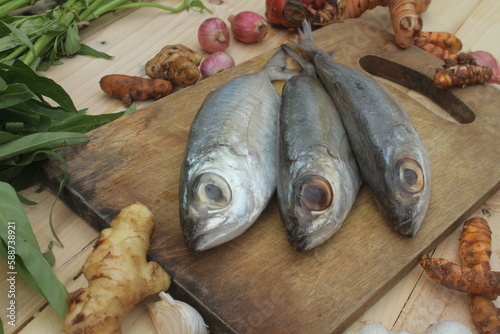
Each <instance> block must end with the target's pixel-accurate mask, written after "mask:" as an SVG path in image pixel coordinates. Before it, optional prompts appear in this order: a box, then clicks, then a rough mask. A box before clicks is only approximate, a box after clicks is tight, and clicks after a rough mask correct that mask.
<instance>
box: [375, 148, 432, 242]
mask: <svg viewBox="0 0 500 334" xmlns="http://www.w3.org/2000/svg"><path fill="white" fill-rule="evenodd" d="M417 153H418V152H417ZM388 170H389V171H390V172H389V175H388V176H387V177H388V178H389V180H388V182H387V184H388V186H389V187H390V188H392V189H388V191H387V194H390V195H388V196H378V201H380V200H385V203H379V206H380V207H381V210H382V211H383V212H384V213H385V214H386V215H387V216H388V218H389V220H390V221H391V223H392V224H393V225H394V227H395V228H396V230H397V231H398V232H400V233H401V234H402V235H404V236H407V237H412V236H414V235H415V233H416V232H417V231H418V229H419V228H420V226H421V224H422V221H423V220H424V217H425V214H426V212H427V207H428V205H429V195H430V167H429V164H428V159H425V158H424V157H422V156H421V155H419V154H412V155H406V156H402V157H399V158H398V159H395V162H394V163H393V166H392V168H389V169H388ZM380 204H381V205H380Z"/></svg>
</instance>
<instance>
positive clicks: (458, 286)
mask: <svg viewBox="0 0 500 334" xmlns="http://www.w3.org/2000/svg"><path fill="white" fill-rule="evenodd" d="M420 265H421V266H422V268H424V270H425V272H426V274H427V275H428V276H429V277H430V278H432V279H433V280H434V281H435V282H436V283H439V284H441V285H443V286H445V287H447V288H449V289H453V290H457V291H461V292H466V293H472V294H477V295H483V296H486V297H488V298H491V299H496V297H497V296H498V295H500V272H497V271H484V270H479V269H473V268H469V267H465V266H461V265H459V264H457V263H453V262H451V261H448V260H446V259H442V258H431V257H429V256H428V255H423V256H422V257H421V258H420Z"/></svg>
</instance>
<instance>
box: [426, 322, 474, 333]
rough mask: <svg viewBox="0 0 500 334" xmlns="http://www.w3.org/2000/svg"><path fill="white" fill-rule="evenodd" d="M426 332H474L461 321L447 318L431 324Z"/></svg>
mask: <svg viewBox="0 0 500 334" xmlns="http://www.w3.org/2000/svg"><path fill="white" fill-rule="evenodd" d="M425 334H472V331H471V330H470V329H469V327H467V326H465V325H464V324H462V323H460V322H457V321H451V320H445V321H439V322H435V323H433V324H432V325H430V326H429V328H427V330H426V331H425Z"/></svg>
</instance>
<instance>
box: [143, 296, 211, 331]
mask: <svg viewBox="0 0 500 334" xmlns="http://www.w3.org/2000/svg"><path fill="white" fill-rule="evenodd" d="M159 297H160V300H159V301H156V302H153V303H147V306H148V310H149V314H150V315H151V318H152V320H153V323H154V325H155V328H156V331H157V333H158V334H207V333H208V328H207V326H206V325H205V322H204V321H203V318H202V316H201V315H200V314H199V313H198V311H196V309H194V308H193V307H192V306H191V305H189V304H187V303H184V302H182V301H179V300H175V299H173V298H172V297H171V296H170V295H169V294H168V293H165V292H160V294H159Z"/></svg>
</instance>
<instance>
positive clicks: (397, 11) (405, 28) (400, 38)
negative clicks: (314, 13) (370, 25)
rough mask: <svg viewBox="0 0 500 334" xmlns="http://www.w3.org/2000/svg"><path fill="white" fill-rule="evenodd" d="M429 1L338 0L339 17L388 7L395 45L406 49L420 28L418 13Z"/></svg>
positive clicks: (349, 16)
mask: <svg viewBox="0 0 500 334" xmlns="http://www.w3.org/2000/svg"><path fill="white" fill-rule="evenodd" d="M430 2H431V0H342V1H339V10H340V12H341V13H342V14H341V18H342V19H348V18H356V17H359V16H361V14H363V13H364V12H365V11H367V10H368V9H372V8H375V7H377V6H386V7H389V13H390V17H391V21H392V28H393V29H394V39H395V42H396V45H397V46H399V47H400V48H402V49H406V48H408V47H409V46H410V45H411V44H412V42H413V38H414V37H415V36H416V35H418V33H419V32H420V30H422V19H421V18H420V15H419V14H420V13H423V12H425V11H426V10H427V8H428V7H429V4H430Z"/></svg>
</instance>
